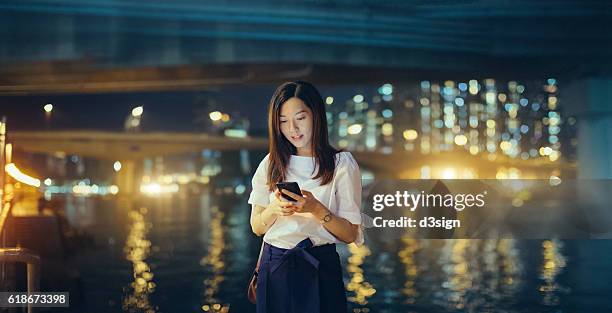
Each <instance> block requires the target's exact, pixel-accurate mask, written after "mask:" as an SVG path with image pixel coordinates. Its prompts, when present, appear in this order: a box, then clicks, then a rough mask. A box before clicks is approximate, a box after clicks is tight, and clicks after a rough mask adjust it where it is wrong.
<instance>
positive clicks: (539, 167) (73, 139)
mask: <svg viewBox="0 0 612 313" xmlns="http://www.w3.org/2000/svg"><path fill="white" fill-rule="evenodd" d="M9 141H10V142H12V143H14V147H15V149H17V150H22V151H26V152H33V153H47V154H55V153H58V152H59V153H64V154H69V155H70V154H74V155H79V156H83V157H90V158H95V159H102V160H111V161H114V160H121V161H122V164H124V168H126V167H127V168H129V167H130V166H135V162H136V161H138V160H141V159H143V158H146V157H154V156H169V155H177V154H183V153H189V152H197V151H200V150H203V149H213V150H220V151H236V150H242V149H247V150H259V151H265V150H267V148H268V140H267V139H266V138H254V137H247V138H230V137H222V136H213V135H208V134H196V133H125V132H103V131H88V130H74V131H32V132H27V131H24V132H12V133H10V134H9ZM352 153H353V155H354V156H355V158H357V160H358V162H359V164H360V166H362V167H364V168H368V169H371V170H374V171H376V172H377V173H380V174H382V175H383V176H388V177H395V178H400V177H401V178H415V177H418V174H415V171H414V169H419V168H420V167H421V166H423V165H430V166H434V167H469V168H474V169H478V172H479V176H480V177H488V178H493V177H495V173H496V171H497V169H498V168H499V167H500V166H506V167H508V166H513V167H516V168H520V169H524V170H529V171H531V172H534V173H540V174H541V175H542V176H545V175H547V173H550V171H551V170H553V169H557V168H560V167H562V168H563V169H565V170H570V171H574V168H575V165H573V164H566V163H562V164H558V163H553V162H549V161H545V160H537V159H534V160H528V161H524V160H515V159H510V158H505V157H498V158H497V159H496V160H495V161H489V160H486V159H484V158H483V156H480V155H479V156H473V155H470V154H469V153H467V152H460V151H459V152H452V153H442V154H434V155H421V154H418V153H403V152H400V153H392V154H383V153H380V152H376V151H352ZM130 164H131V165H130ZM410 169H412V172H411V171H410ZM122 171H123V170H122Z"/></svg>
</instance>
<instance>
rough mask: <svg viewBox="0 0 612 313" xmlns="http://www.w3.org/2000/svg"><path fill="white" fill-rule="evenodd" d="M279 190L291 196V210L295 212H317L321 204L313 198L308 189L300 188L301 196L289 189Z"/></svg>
mask: <svg viewBox="0 0 612 313" xmlns="http://www.w3.org/2000/svg"><path fill="white" fill-rule="evenodd" d="M281 192H282V193H284V194H286V195H288V196H289V197H291V198H293V199H294V200H295V202H294V203H293V206H292V207H293V210H294V212H296V213H312V214H316V213H319V212H320V211H321V209H322V207H323V204H321V202H319V200H317V198H315V197H314V196H313V195H312V193H311V192H310V191H307V190H302V196H300V195H297V194H295V193H293V192H291V191H289V190H286V189H281Z"/></svg>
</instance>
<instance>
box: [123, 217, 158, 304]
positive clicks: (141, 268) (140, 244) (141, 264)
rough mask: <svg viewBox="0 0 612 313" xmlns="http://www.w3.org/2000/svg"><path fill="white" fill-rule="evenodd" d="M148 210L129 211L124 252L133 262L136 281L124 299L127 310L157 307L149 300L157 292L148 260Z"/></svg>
mask: <svg viewBox="0 0 612 313" xmlns="http://www.w3.org/2000/svg"><path fill="white" fill-rule="evenodd" d="M147 211H148V210H147V208H144V207H143V208H140V210H132V211H130V212H129V213H128V216H129V218H130V226H129V227H130V230H129V233H128V236H127V239H126V241H125V247H124V252H125V256H126V258H127V260H128V261H130V262H132V264H133V269H134V281H133V282H132V283H130V289H131V293H130V294H128V295H126V296H125V297H124V299H123V310H124V311H126V312H145V313H155V307H154V306H153V304H151V302H150V301H149V295H150V294H152V293H153V292H155V283H154V282H153V273H152V272H151V268H150V267H149V264H147V262H146V259H147V257H148V256H149V253H150V250H151V241H149V240H147V233H148V231H149V228H150V225H148V224H147V222H146V220H145V216H146V214H147Z"/></svg>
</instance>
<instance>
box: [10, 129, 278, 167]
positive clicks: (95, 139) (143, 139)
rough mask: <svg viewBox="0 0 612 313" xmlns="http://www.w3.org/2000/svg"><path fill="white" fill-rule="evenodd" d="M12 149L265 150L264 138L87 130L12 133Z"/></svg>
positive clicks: (101, 155)
mask: <svg viewBox="0 0 612 313" xmlns="http://www.w3.org/2000/svg"><path fill="white" fill-rule="evenodd" d="M8 140H9V141H10V142H13V143H14V144H15V149H20V150H23V151H27V152H34V153H48V154H53V153H56V152H62V153H65V154H75V155H79V156H83V157H91V158H95V159H103V160H139V159H143V158H146V157H152V156H167V155H176V154H182V153H188V152H196V151H200V150H203V149H213V150H220V151H232V150H241V149H248V150H265V149H267V147H268V140H267V139H265V138H252V137H247V138H232V137H223V136H212V135H207V134H196V133H125V132H103V131H89V130H75V131H32V132H11V133H9V139H8Z"/></svg>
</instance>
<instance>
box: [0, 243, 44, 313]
mask: <svg viewBox="0 0 612 313" xmlns="http://www.w3.org/2000/svg"><path fill="white" fill-rule="evenodd" d="M0 262H10V263H26V265H27V281H28V283H27V288H28V292H29V293H30V292H38V291H39V289H40V256H38V255H37V254H35V253H34V252H33V251H32V250H28V249H25V248H4V249H0ZM32 312H33V307H32V304H28V313H32Z"/></svg>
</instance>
